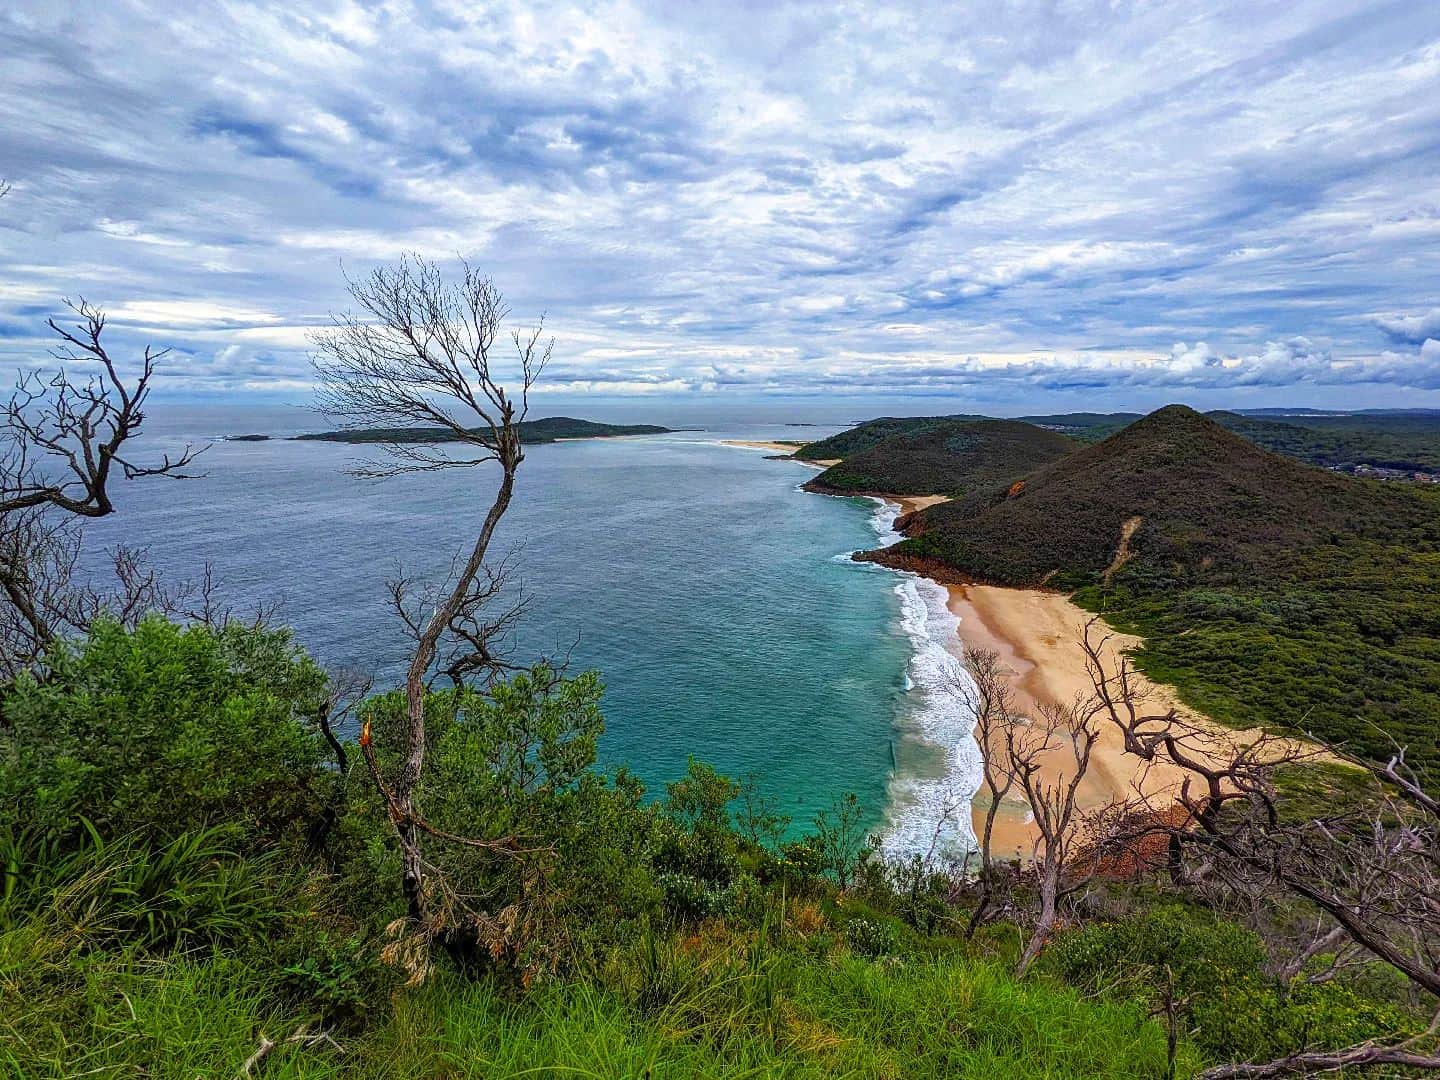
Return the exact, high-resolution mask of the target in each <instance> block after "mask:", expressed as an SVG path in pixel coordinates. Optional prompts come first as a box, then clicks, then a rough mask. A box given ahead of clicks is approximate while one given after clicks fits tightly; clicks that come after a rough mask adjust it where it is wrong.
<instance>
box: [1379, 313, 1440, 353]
mask: <svg viewBox="0 0 1440 1080" xmlns="http://www.w3.org/2000/svg"><path fill="white" fill-rule="evenodd" d="M1375 325H1376V326H1378V327H1379V328H1380V330H1381V331H1382V332H1383V333H1384V334H1385V336H1386V337H1388V338H1389V339H1390V340H1391V341H1394V342H1396V343H1397V344H1402V345H1421V344H1424V343H1425V342H1426V341H1427V340H1429V339H1433V338H1435V337H1436V336H1437V335H1440V307H1434V308H1431V309H1430V310H1429V311H1427V312H1425V313H1424V314H1423V315H1377V316H1375Z"/></svg>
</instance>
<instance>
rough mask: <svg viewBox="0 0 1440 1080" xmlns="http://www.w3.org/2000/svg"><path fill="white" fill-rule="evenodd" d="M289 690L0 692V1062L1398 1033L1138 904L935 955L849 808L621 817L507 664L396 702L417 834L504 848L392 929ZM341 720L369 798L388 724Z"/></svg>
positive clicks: (922, 918) (660, 809) (994, 1062)
mask: <svg viewBox="0 0 1440 1080" xmlns="http://www.w3.org/2000/svg"><path fill="white" fill-rule="evenodd" d="M323 683H324V679H323V676H321V675H320V674H319V673H318V671H317V670H316V669H315V668H314V666H313V665H312V664H311V662H310V661H309V660H308V659H306V658H305V657H304V655H303V654H302V653H300V652H298V651H297V650H296V649H295V648H294V646H293V645H292V644H291V642H290V641H289V639H288V637H286V636H285V635H283V634H275V633H272V632H267V631H263V630H256V629H245V628H239V627H234V628H228V629H226V630H223V631H212V630H207V629H198V628H191V629H182V628H180V627H176V626H174V625H172V624H169V623H167V622H164V621H163V620H158V619H155V620H149V621H147V622H145V623H143V624H142V625H140V626H139V627H138V628H137V629H135V630H133V631H126V630H123V629H121V628H119V627H113V626H105V627H99V628H97V630H96V632H95V633H94V635H92V637H91V638H89V639H88V640H84V641H79V642H75V643H73V644H70V645H65V646H60V647H57V648H56V649H54V650H53V652H52V654H51V656H50V658H49V661H48V663H47V665H46V666H45V667H44V668H43V669H42V670H41V671H39V672H38V673H37V675H36V677H34V678H25V679H21V680H19V681H18V682H16V683H15V684H14V685H12V686H10V687H8V688H6V689H5V691H4V695H3V698H0V784H3V788H0V790H3V791H4V792H5V793H6V798H5V802H4V804H3V808H0V809H3V813H4V814H5V815H6V818H5V824H6V829H7V832H6V837H7V839H6V842H5V846H4V848H3V850H0V860H3V865H4V888H3V891H0V997H3V1000H4V1001H5V1002H6V1008H5V1009H4V1010H3V1011H0V1070H3V1071H4V1072H5V1073H6V1074H7V1075H15V1076H18V1077H51V1076H72V1075H76V1074H81V1073H83V1074H86V1075H92V1076H115V1077H120V1076H132V1075H136V1074H137V1073H143V1074H144V1075H149V1076H157V1077H168V1076H173V1077H177V1078H180V1077H186V1078H188V1077H193V1076H196V1075H232V1074H234V1073H236V1072H238V1071H239V1070H240V1069H241V1068H242V1066H243V1064H244V1063H245V1062H246V1061H247V1060H249V1059H251V1058H252V1056H254V1055H257V1054H258V1055H259V1057H258V1058H257V1059H256V1060H255V1061H254V1062H253V1063H252V1066H251V1074H252V1075H263V1076H275V1077H282V1076H292V1077H322V1076H331V1077H342V1076H357V1077H358V1076H374V1075H385V1076H399V1077H436V1076H455V1075H473V1076H506V1075H520V1074H524V1073H526V1072H538V1073H551V1072H555V1073H558V1072H579V1073H582V1074H583V1075H590V1076H607V1077H630V1076H643V1075H650V1076H674V1077H693V1076H707V1077H708V1076H775V1077H830V1076H853V1077H897V1078H898V1077H909V1076H947V1077H976V1078H979V1077H994V1076H1015V1077H1028V1076H1034V1077H1041V1076H1043V1077H1117V1078H1118V1077H1134V1076H1156V1077H1159V1076H1166V1075H1170V1074H1171V1069H1172V1064H1173V1067H1174V1070H1175V1071H1174V1074H1175V1075H1188V1074H1191V1073H1193V1072H1194V1071H1196V1070H1197V1069H1198V1068H1199V1067H1200V1066H1201V1065H1202V1064H1203V1063H1205V1062H1207V1061H1219V1060H1228V1059H1231V1058H1233V1057H1237V1056H1254V1055H1262V1054H1270V1053H1272V1052H1274V1053H1279V1052H1287V1051H1290V1050H1293V1049H1297V1048H1300V1047H1312V1046H1338V1045H1343V1044H1345V1043H1348V1042H1353V1041H1355V1040H1358V1039H1362V1038H1370V1037H1376V1038H1394V1037H1398V1036H1403V1035H1406V1034H1409V1033H1411V1032H1413V1031H1414V1030H1417V1029H1418V1026H1423V1024H1418V1022H1417V1021H1416V1019H1415V1017H1414V1015H1413V1014H1412V1013H1411V1011H1410V1010H1409V1007H1408V1005H1407V1003H1406V999H1405V997H1404V994H1403V992H1402V991H1401V990H1397V988H1396V987H1394V986H1393V984H1392V985H1381V984H1379V983H1375V982H1374V981H1373V980H1372V981H1371V982H1368V983H1367V982H1364V981H1358V980H1341V981H1337V982H1335V983H1332V984H1330V985H1327V986H1322V987H1311V986H1309V985H1308V984H1306V983H1305V982H1304V981H1303V980H1299V981H1296V980H1277V979H1276V978H1275V977H1273V976H1271V975H1268V974H1267V969H1266V967H1265V959H1266V958H1265V953H1264V950H1263V949H1262V948H1261V947H1260V945H1259V942H1258V939H1256V938H1255V937H1254V936H1253V935H1252V934H1250V932H1249V931H1246V930H1242V929H1240V928H1239V927H1238V926H1236V925H1234V924H1232V923H1230V922H1228V921H1226V920H1225V918H1224V917H1223V916H1221V915H1218V914H1215V913H1210V912H1206V911H1203V910H1198V909H1192V908H1188V907H1177V906H1174V905H1173V903H1170V904H1169V906H1162V907H1157V908H1155V910H1154V911H1153V912H1150V913H1149V914H1147V913H1146V912H1148V911H1150V908H1149V905H1148V903H1147V904H1144V905H1142V906H1141V907H1140V908H1139V909H1138V910H1136V909H1132V910H1130V911H1128V912H1126V913H1124V914H1123V916H1122V915H1117V916H1115V917H1113V918H1111V919H1110V920H1108V921H1107V920H1104V919H1101V920H1099V921H1095V920H1091V921H1090V922H1089V925H1088V926H1086V927H1080V928H1076V929H1074V930H1071V931H1067V932H1066V933H1065V934H1062V936H1061V937H1060V938H1059V940H1058V941H1057V943H1056V944H1055V946H1054V947H1053V949H1052V951H1051V952H1050V953H1048V954H1047V958H1046V960H1045V963H1044V964H1042V966H1041V969H1040V970H1038V971H1037V972H1036V973H1034V974H1033V975H1031V976H1030V977H1028V978H1026V979H1024V980H1017V979H1015V978H1014V977H1013V976H1012V975H1011V974H1009V971H1010V969H1011V967H1012V966H1013V964H1014V961H1015V959H1016V956H1017V954H1018V952H1019V946H1020V942H1021V940H1022V938H1023V937H1024V934H1023V933H1022V930H1021V928H1019V927H1017V926H1014V925H1011V924H1008V923H1005V922H1000V923H996V924H993V925H990V926H987V927H985V928H984V929H983V932H982V933H980V934H979V935H977V936H976V937H975V938H974V939H972V940H969V941H967V940H965V939H964V937H963V934H962V928H963V927H964V924H965V922H966V921H967V919H966V916H967V914H968V912H967V909H966V904H967V903H968V902H969V901H968V897H967V894H965V893H964V891H963V890H961V891H958V892H957V890H956V880H957V879H956V878H955V877H954V876H953V875H950V874H947V873H944V872H941V871H940V870H938V869H937V868H934V867H931V866H929V865H927V864H924V863H923V862H918V861H917V862H915V863H912V864H905V865H892V864H889V863H887V862H886V861H884V860H883V859H880V858H879V857H878V856H877V855H876V853H875V852H874V849H873V848H872V847H871V846H869V845H867V844H865V843H864V840H863V837H861V836H860V835H859V834H858V832H857V830H856V829H855V827H854V821H855V808H854V803H853V800H845V799H841V800H838V801H837V804H836V807H835V809H834V811H833V812H831V813H827V814H824V815H821V817H820V818H819V820H817V822H816V823H815V828H814V831H813V832H812V833H810V834H809V835H808V836H806V837H804V838H803V839H801V840H798V841H789V842H785V841H784V840H783V839H782V838H783V837H784V836H785V835H786V833H785V826H784V821H783V819H781V818H779V817H778V816H777V815H776V814H775V813H774V812H773V811H772V810H770V809H768V808H767V807H766V806H765V804H764V802H763V800H761V799H757V798H756V797H755V793H754V792H753V791H752V790H750V789H749V788H747V786H746V785H742V784H739V783H737V782H735V781H732V780H730V779H729V778H726V777H724V776H721V775H719V774H718V773H716V772H715V771H714V770H712V769H710V768H708V767H707V766H705V765H703V764H701V763H698V762H696V763H692V764H691V767H690V770H689V772H688V773H687V775H686V776H684V777H682V778H681V779H679V780H677V781H676V782H674V783H673V784H671V785H669V787H668V789H667V791H666V793H665V794H664V796H663V797H660V798H653V797H650V796H647V794H646V793H645V792H644V790H643V788H642V787H641V785H640V784H639V783H638V782H637V781H636V780H635V779H634V778H633V777H630V776H627V775H625V774H623V773H620V774H617V775H604V774H602V773H600V772H598V771H597V770H596V769H595V766H594V761H595V747H596V740H597V738H598V736H599V734H600V732H601V730H602V727H603V721H602V719H601V714H600V711H599V700H600V693H601V687H600V684H599V682H598V679H596V678H595V677H594V676H593V675H580V676H577V677H574V678H566V677H561V676H560V675H559V674H557V673H556V672H554V671H552V670H550V669H548V668H545V667H543V666H542V667H537V668H536V669H534V670H531V671H528V672H523V673H520V674H518V675H516V676H515V677H513V678H512V679H510V680H509V681H507V682H503V683H499V684H497V685H496V686H494V687H493V688H491V689H490V690H487V691H481V690H478V689H458V690H457V689H450V690H444V691H431V692H430V694H429V695H428V697H427V699H426V703H425V704H426V709H427V738H428V739H429V741H430V747H429V750H430V755H431V763H432V768H431V769H430V770H429V771H428V772H427V774H426V776H425V779H424V782H423V784H422V786H421V788H420V789H419V790H418V791H417V797H416V801H417V805H418V806H419V807H420V808H421V809H422V810H423V812H424V814H425V815H426V820H427V822H428V823H430V824H432V825H433V826H434V827H435V828H437V829H440V830H445V829H449V828H458V827H460V826H461V825H463V826H464V827H465V828H466V829H467V830H468V832H469V834H471V835H479V836H499V835H506V836H512V837H515V838H516V839H517V841H519V842H520V844H521V847H519V848H517V849H516V850H515V851H505V852H502V851H498V850H492V849H481V848H467V847H464V846H460V847H440V846H437V847H435V848H434V849H432V852H431V853H432V854H433V855H434V857H435V859H436V860H437V862H436V866H435V870H436V872H435V873H433V874H432V875H431V880H432V881H435V882H443V883H445V887H446V889H447V890H448V891H447V892H446V894H445V895H443V896H440V895H437V896H435V897H434V898H433V899H434V901H435V902H434V905H433V907H434V910H435V911H436V912H437V920H436V925H437V926H438V927H439V929H438V930H437V931H436V932H435V933H434V934H432V936H431V937H430V938H428V939H427V940H425V941H423V942H417V941H415V940H413V938H409V937H407V936H406V934H407V933H408V931H407V929H406V922H407V920H405V919H404V918H403V917H402V916H403V914H404V911H405V899H404V897H402V896H401V895H400V889H399V886H398V883H397V876H396V874H395V872H394V870H395V867H396V866H397V865H398V860H399V853H398V851H397V847H398V845H397V842H396V840H395V838H394V833H393V830H391V829H389V828H388V827H387V826H388V822H387V820H386V817H385V814H386V810H385V806H384V802H383V800H382V799H381V797H380V796H379V794H378V793H377V788H376V786H375V783H374V781H373V779H372V777H371V776H370V775H369V773H368V770H367V768H366V766H365V764H364V762H363V759H362V755H361V754H360V753H358V752H357V747H355V745H354V744H351V745H350V746H349V753H348V754H347V755H346V757H345V760H346V761H347V763H348V772H347V773H345V774H341V773H340V772H339V769H338V766H337V763H336V761H335V760H334V759H333V758H332V757H331V756H330V755H329V753H328V747H327V743H326V741H325V739H324V737H323V732H322V731H321V730H320V723H321V717H322V716H323V715H324V711H323V702H324V700H325V698H324V694H323V693H322V692H321V691H323V689H324V686H323ZM361 716H362V717H363V718H364V719H365V720H366V721H368V723H369V725H370V731H371V732H372V739H373V743H372V748H373V749H374V751H375V761H376V765H377V768H378V771H379V774H380V776H381V778H382V780H383V779H384V777H385V776H386V775H387V774H388V773H389V771H390V770H392V769H393V768H394V767H395V760H396V753H397V751H396V740H397V738H398V731H399V728H400V725H401V724H403V723H404V702H403V701H402V700H401V699H400V698H399V697H398V695H394V694H388V695H380V696H378V697H375V698H373V699H371V700H370V701H369V702H367V703H366V704H365V706H364V707H363V709H362V710H361ZM134 748H144V753H145V754H147V755H148V756H140V755H141V750H140V749H134ZM77 763H78V764H77ZM77 777H78V778H82V779H83V781H84V782H80V780H78V779H77ZM35 796H40V797H35ZM842 886H843V888H842ZM1124 895H1125V896H1130V894H1129V893H1125V894H1124ZM1133 899H1134V898H1133V897H1131V898H1130V899H1129V900H1127V901H1126V902H1127V903H1133ZM1167 903H1168V902H1167ZM1015 913H1016V914H1017V915H1019V914H1020V909H1018V908H1017V909H1015ZM1162 973H1163V977H1162ZM1217 973H1218V977H1220V978H1222V979H1223V981H1224V986H1225V991H1224V992H1223V993H1218V994H1214V993H1210V994H1202V993H1201V991H1202V990H1204V988H1205V983H1206V980H1207V979H1209V980H1211V981H1213V980H1214V979H1215V978H1217ZM1161 985H1170V986H1171V988H1172V991H1173V992H1172V993H1171V994H1170V999H1174V998H1177V997H1178V998H1183V999H1184V1000H1185V1002H1186V1004H1185V1005H1184V1007H1183V1009H1181V1010H1178V1012H1177V1010H1175V1009H1173V1008H1172V1009H1171V1010H1170V1011H1169V1013H1167V1012H1166V1011H1165V1009H1164V1007H1163V1006H1164V1002H1163V1001H1158V1000H1157V998H1156V993H1155V991H1156V988H1157V987H1158V986H1161ZM1177 1015H1178V1016H1180V1017H1181V1020H1182V1021H1183V1023H1181V1024H1180V1025H1179V1026H1178V1027H1177V1026H1176V1025H1175V1024H1174V1023H1170V1022H1169V1020H1167V1019H1166V1018H1167V1017H1170V1018H1171V1019H1173V1018H1174V1017H1175V1016H1177ZM1172 1036H1173V1037H1174V1038H1175V1055H1174V1059H1173V1062H1172V1061H1171V1055H1170V1050H1169V1047H1168V1046H1167V1043H1168V1041H1169V1040H1170V1038H1171V1037H1172Z"/></svg>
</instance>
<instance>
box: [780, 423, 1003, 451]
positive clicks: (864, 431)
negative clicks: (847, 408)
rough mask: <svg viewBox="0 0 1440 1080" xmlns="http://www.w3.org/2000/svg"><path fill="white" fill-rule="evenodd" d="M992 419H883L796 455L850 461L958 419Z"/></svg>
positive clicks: (863, 425) (860, 426) (809, 446)
mask: <svg viewBox="0 0 1440 1080" xmlns="http://www.w3.org/2000/svg"><path fill="white" fill-rule="evenodd" d="M987 419H990V418H989V417H985V416H979V415H974V414H969V413H957V414H955V415H954V416H881V417H879V418H877V419H875V420H867V421H865V423H863V424H857V425H856V426H855V427H853V428H851V429H850V430H849V431H842V432H840V433H839V434H838V435H831V436H830V437H829V438H828V439H821V440H820V441H819V442H812V443H806V444H805V445H804V446H802V447H801V448H800V449H799V450H797V451H796V452H795V456H796V457H797V458H800V459H801V460H802V461H830V460H832V459H835V458H847V457H850V456H852V455H854V454H858V453H860V452H861V451H863V450H869V449H871V448H873V447H876V446H879V445H880V444H881V443H883V442H885V441H887V440H889V439H893V438H896V437H897V436H908V435H923V434H924V433H925V432H927V431H931V430H934V429H935V428H938V427H943V426H945V425H946V424H950V423H954V422H955V421H957V420H987Z"/></svg>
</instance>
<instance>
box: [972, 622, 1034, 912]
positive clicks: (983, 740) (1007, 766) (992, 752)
mask: <svg viewBox="0 0 1440 1080" xmlns="http://www.w3.org/2000/svg"><path fill="white" fill-rule="evenodd" d="M965 670H966V672H967V674H968V675H969V680H968V681H964V682H961V683H960V684H959V685H958V686H957V687H956V691H957V693H958V694H959V696H960V697H961V699H962V700H963V701H964V702H965V704H966V705H967V707H968V708H969V710H970V713H971V715H972V716H974V718H975V742H976V744H977V745H978V746H979V748H980V758H981V767H982V769H983V774H982V779H981V786H982V788H983V790H984V793H985V800H986V803H985V812H984V815H983V816H982V818H981V825H980V831H979V836H978V837H977V839H978V840H979V842H980V852H979V854H980V872H979V874H978V876H977V878H976V884H977V885H978V889H979V892H978V895H977V896H976V900H975V907H974V910H973V911H972V912H971V914H970V920H969V922H968V923H967V924H966V928H965V936H966V937H967V938H969V937H974V935H975V931H976V930H977V929H978V928H979V926H980V924H981V923H982V922H984V920H985V919H986V918H987V917H988V916H989V915H990V913H991V911H992V910H993V908H994V906H995V902H996V897H997V893H998V891H999V887H1000V885H1001V883H1002V880H1003V875H1002V873H1001V871H1000V868H999V867H998V865H997V863H996V861H995V858H994V836H995V819H996V818H997V817H998V816H999V813H1000V808H1001V804H1002V803H1003V801H1004V800H1005V798H1006V797H1007V796H1008V795H1009V794H1010V792H1011V790H1012V789H1013V788H1014V787H1015V781H1016V773H1015V770H1014V768H1013V767H1012V766H1011V761H1010V755H1009V753H1008V751H1007V744H1006V731H1007V729H1008V728H1009V726H1010V724H1012V723H1015V722H1017V721H1022V722H1023V718H1019V717H1018V716H1017V712H1018V711H1017V709H1016V707H1015V700H1014V693H1013V692H1012V690H1011V686H1010V671H1009V669H1007V668H1006V667H1005V666H1004V665H1003V664H1002V663H1001V662H1000V656H999V654H998V653H996V652H995V651H993V650H991V649H969V650H966V653H965Z"/></svg>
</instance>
